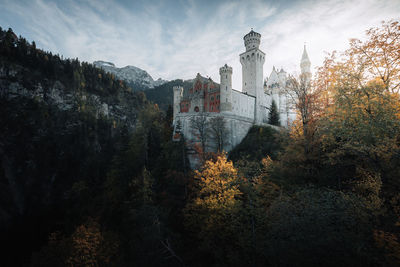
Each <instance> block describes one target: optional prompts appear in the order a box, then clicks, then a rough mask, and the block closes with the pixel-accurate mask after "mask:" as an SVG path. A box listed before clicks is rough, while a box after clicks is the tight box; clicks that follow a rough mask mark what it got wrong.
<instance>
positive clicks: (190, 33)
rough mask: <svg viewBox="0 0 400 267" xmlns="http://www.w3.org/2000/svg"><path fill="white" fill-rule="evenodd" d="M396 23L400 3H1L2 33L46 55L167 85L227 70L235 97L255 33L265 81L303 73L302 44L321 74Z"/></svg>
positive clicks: (90, 0)
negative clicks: (106, 65) (131, 69)
mask: <svg viewBox="0 0 400 267" xmlns="http://www.w3.org/2000/svg"><path fill="white" fill-rule="evenodd" d="M390 19H397V20H398V19H400V0H358V1H349V0H300V1H297V0H287V1H285V0H281V1H277V0H275V1H274V0H245V1H218V0H214V1H208V0H189V1H183V0H174V1H168V0H158V1H151V0H133V1H132V0H131V1H122V0H121V1H111V0H80V1H74V0H60V1H49V0H0V26H1V27H2V28H3V29H8V28H12V29H13V31H14V32H15V33H16V34H17V35H21V36H23V37H25V38H26V39H27V40H29V41H35V42H36V46H37V47H38V48H41V49H43V50H46V51H51V52H53V53H57V54H60V55H63V56H64V57H69V58H79V59H80V60H82V61H87V62H93V61H95V60H104V61H109V62H113V63H114V64H115V65H116V66H117V67H124V66H126V65H133V66H136V67H139V68H142V69H144V70H146V71H147V72H148V73H149V74H150V75H151V76H152V77H153V78H154V79H157V78H162V79H166V80H173V79H192V78H194V77H195V76H196V74H197V73H200V74H202V75H203V76H208V77H211V78H212V79H213V80H214V81H217V82H219V68H220V67H221V66H223V65H224V64H225V63H227V64H228V65H230V66H232V67H233V75H232V76H233V77H232V79H233V87H234V88H235V89H237V90H241V81H242V77H241V65H240V62H239V54H240V53H242V52H244V51H245V48H244V44H243V36H244V35H245V34H247V33H248V32H249V31H250V30H251V28H253V29H254V31H256V32H259V33H261V45H260V49H261V50H262V51H263V52H265V53H266V61H265V64H264V77H267V76H269V74H270V72H271V70H272V67H273V66H275V67H277V68H279V69H280V68H283V69H284V70H286V71H287V72H288V73H291V74H296V73H299V71H300V70H299V68H300V67H299V64H300V58H301V55H302V51H303V46H304V44H306V46H307V51H308V55H309V58H310V60H311V63H312V69H314V71H315V68H316V67H318V66H320V65H321V64H322V62H323V59H324V58H325V56H326V52H332V51H333V50H337V51H343V50H345V49H346V48H348V43H349V39H350V38H360V39H362V38H364V37H365V31H366V30H367V29H369V28H371V27H376V26H379V25H380V23H381V21H382V20H386V21H387V20H390Z"/></svg>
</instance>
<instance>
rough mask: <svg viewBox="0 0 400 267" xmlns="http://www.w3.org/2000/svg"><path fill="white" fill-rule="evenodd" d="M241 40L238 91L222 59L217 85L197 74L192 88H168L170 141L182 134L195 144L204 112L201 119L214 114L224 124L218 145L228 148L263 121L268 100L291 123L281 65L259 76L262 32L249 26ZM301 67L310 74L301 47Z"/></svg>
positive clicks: (286, 124)
mask: <svg viewBox="0 0 400 267" xmlns="http://www.w3.org/2000/svg"><path fill="white" fill-rule="evenodd" d="M243 39H244V45H245V48H246V51H245V52H243V53H241V54H240V55H239V57H240V63H241V64H242V91H238V90H235V89H233V88H232V67H230V66H228V65H226V64H225V65H224V66H222V67H221V68H220V69H219V74H220V84H218V83H216V82H214V81H213V80H212V79H211V78H205V77H202V76H201V75H200V74H197V77H196V78H195V79H194V81H193V85H192V87H191V88H189V89H185V90H184V89H183V87H180V86H175V87H174V88H173V93H174V104H173V117H174V119H173V123H174V126H175V131H174V137H173V138H174V139H175V140H177V139H179V136H180V135H181V134H184V136H185V138H186V140H187V141H188V142H189V143H193V144H195V143H198V142H199V140H198V134H196V130H195V129H193V125H192V124H193V120H194V119H196V118H199V117H202V118H204V117H205V120H206V121H210V120H212V119H213V118H216V117H219V118H223V121H224V128H226V133H225V134H224V136H223V138H224V142H223V143H224V144H223V149H224V150H225V151H230V150H231V149H232V148H233V147H235V146H236V145H237V144H239V143H240V142H241V141H242V139H243V138H244V137H245V136H246V134H247V132H248V130H249V129H250V127H251V126H253V125H268V115H269V112H270V108H271V105H272V101H274V102H275V103H276V106H277V110H278V113H279V117H280V123H281V126H284V127H290V125H291V123H292V122H293V121H294V119H295V118H296V112H295V110H294V108H293V104H292V101H291V99H290V96H289V95H288V94H287V90H286V81H287V74H286V72H285V71H284V70H283V69H281V70H279V71H278V70H276V69H275V67H274V68H273V70H272V72H271V74H270V75H269V77H268V78H266V79H265V80H264V78H263V73H264V71H263V66H264V62H265V53H264V52H263V51H261V50H260V40H261V34H259V33H257V32H254V31H253V30H251V31H250V32H249V33H248V34H246V35H245V36H244V38H243ZM300 66H301V72H302V73H305V74H307V76H309V77H311V72H310V66H311V63H310V60H309V58H308V55H307V51H306V48H305V46H304V51H303V55H302V58H301V64H300ZM205 128H207V125H205ZM205 130H206V131H207V129H205ZM207 147H208V148H207V149H208V150H209V151H212V150H213V149H214V148H215V144H213V143H212V140H211V139H208V140H207Z"/></svg>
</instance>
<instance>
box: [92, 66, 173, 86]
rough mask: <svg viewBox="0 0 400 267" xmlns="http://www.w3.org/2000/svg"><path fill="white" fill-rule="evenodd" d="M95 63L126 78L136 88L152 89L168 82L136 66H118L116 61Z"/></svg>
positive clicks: (123, 78) (118, 76) (120, 77)
mask: <svg viewBox="0 0 400 267" xmlns="http://www.w3.org/2000/svg"><path fill="white" fill-rule="evenodd" d="M93 65H95V66H96V67H98V68H102V69H103V70H105V71H107V72H110V73H113V74H114V75H115V76H116V77H117V78H118V79H121V80H124V81H125V82H127V83H128V84H129V85H130V86H132V88H133V89H135V90H145V89H150V88H154V87H155V86H159V85H162V84H164V83H166V82H168V81H165V80H162V79H161V78H159V79H157V80H154V79H153V78H152V77H151V76H150V74H148V73H147V71H145V70H142V69H140V68H138V67H135V66H126V67H123V68H117V67H116V66H115V65H114V63H111V62H106V61H100V60H99V61H94V62H93Z"/></svg>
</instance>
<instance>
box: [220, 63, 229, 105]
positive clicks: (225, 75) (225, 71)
mask: <svg viewBox="0 0 400 267" xmlns="http://www.w3.org/2000/svg"><path fill="white" fill-rule="evenodd" d="M219 75H220V77H221V83H220V111H221V112H230V111H232V67H229V66H228V65H226V64H225V65H224V66H222V67H221V68H220V69H219Z"/></svg>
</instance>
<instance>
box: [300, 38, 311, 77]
mask: <svg viewBox="0 0 400 267" xmlns="http://www.w3.org/2000/svg"><path fill="white" fill-rule="evenodd" d="M300 68H301V75H304V76H305V77H306V79H308V80H310V79H311V62H310V59H309V58H308V54H307V50H306V45H304V50H303V55H302V56H301V61H300Z"/></svg>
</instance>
